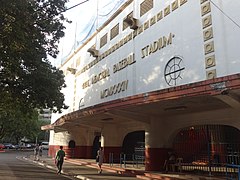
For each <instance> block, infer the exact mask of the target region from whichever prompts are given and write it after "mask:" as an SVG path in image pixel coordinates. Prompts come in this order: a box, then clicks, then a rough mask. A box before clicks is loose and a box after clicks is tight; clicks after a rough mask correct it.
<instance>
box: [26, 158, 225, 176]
mask: <svg viewBox="0 0 240 180" xmlns="http://www.w3.org/2000/svg"><path fill="white" fill-rule="evenodd" d="M23 159H25V160H27V161H31V162H32V163H36V164H38V165H41V166H44V167H46V168H49V169H52V170H53V171H56V172H57V169H56V165H55V164H54V159H52V158H50V157H47V156H43V157H41V159H40V160H39V161H34V158H33V156H29V157H23ZM97 168H98V167H97V165H96V163H95V161H94V160H92V159H67V160H65V162H64V165H63V174H65V175H68V176H72V177H75V178H78V179H82V180H95V179H104V180H108V179H109V180H113V177H114V180H115V179H116V180H118V179H119V180H120V179H127V180H133V179H144V180H158V179H162V180H180V179H181V180H182V179H188V180H220V179H226V178H222V177H206V176H199V175H194V174H184V173H171V174H170V173H168V174H166V173H160V172H146V171H144V167H140V166H138V167H133V166H127V167H126V168H121V167H120V166H119V164H118V165H117V164H115V165H113V166H110V165H109V164H104V165H103V166H102V169H103V172H104V173H103V174H102V175H99V174H98V172H97V171H98V169H97ZM110 175H111V179H110V178H109V177H110ZM113 175H114V176H113Z"/></svg>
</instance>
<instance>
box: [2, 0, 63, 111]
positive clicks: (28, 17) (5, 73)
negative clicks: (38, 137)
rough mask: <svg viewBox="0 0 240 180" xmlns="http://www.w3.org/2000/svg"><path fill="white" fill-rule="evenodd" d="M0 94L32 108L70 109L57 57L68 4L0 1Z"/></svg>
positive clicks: (47, 0)
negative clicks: (52, 60) (54, 61)
mask: <svg viewBox="0 0 240 180" xmlns="http://www.w3.org/2000/svg"><path fill="white" fill-rule="evenodd" d="M0 3H1V6H0V24H1V25H0V91H5V92H10V93H11V94H12V95H13V96H15V97H16V98H20V99H25V105H27V106H30V107H32V108H35V107H37V108H40V109H41V108H51V109H52V110H53V111H59V112H61V109H63V108H67V107H66V105H65V104H64V96H63V94H62V93H61V89H62V88H63V87H65V81H64V75H63V72H62V71H60V70H58V69H56V68H55V67H53V66H52V65H51V64H50V62H49V61H48V59H47V55H50V56H52V57H56V56H57V54H58V42H59V39H60V38H61V37H63V36H64V32H63V30H64V29H65V27H64V25H63V22H64V21H67V19H65V17H64V16H63V15H62V14H61V12H63V11H64V10H65V3H66V0H7V1H6V0H0Z"/></svg>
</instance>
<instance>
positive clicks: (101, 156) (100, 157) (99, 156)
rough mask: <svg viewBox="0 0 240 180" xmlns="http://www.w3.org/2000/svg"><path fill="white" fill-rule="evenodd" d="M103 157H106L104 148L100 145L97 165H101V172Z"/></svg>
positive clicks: (100, 171) (100, 169)
mask: <svg viewBox="0 0 240 180" xmlns="http://www.w3.org/2000/svg"><path fill="white" fill-rule="evenodd" d="M103 158H104V152H103V148H102V147H100V148H99V150H98V151H97V157H96V161H97V165H98V167H99V171H98V173H99V174H101V173H102V164H103Z"/></svg>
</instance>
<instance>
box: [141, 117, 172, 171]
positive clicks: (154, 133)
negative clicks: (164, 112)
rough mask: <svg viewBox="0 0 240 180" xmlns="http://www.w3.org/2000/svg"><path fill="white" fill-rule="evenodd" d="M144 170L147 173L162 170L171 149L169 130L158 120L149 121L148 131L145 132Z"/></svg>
mask: <svg viewBox="0 0 240 180" xmlns="http://www.w3.org/2000/svg"><path fill="white" fill-rule="evenodd" d="M145 144H146V145H145V147H146V150H145V169H146V170H147V171H161V170H163V165H164V161H165V160H166V159H167V158H168V151H169V150H170V149H171V145H170V144H171V143H169V128H168V127H167V124H164V123H163V121H161V120H159V119H151V123H150V126H149V129H148V130H146V132H145Z"/></svg>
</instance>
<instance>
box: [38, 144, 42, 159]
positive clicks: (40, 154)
mask: <svg viewBox="0 0 240 180" xmlns="http://www.w3.org/2000/svg"><path fill="white" fill-rule="evenodd" d="M42 151H43V147H42V145H40V146H39V150H38V158H39V160H40V157H42Z"/></svg>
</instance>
